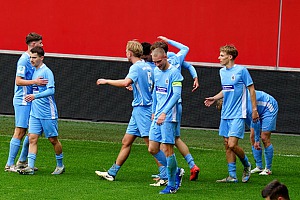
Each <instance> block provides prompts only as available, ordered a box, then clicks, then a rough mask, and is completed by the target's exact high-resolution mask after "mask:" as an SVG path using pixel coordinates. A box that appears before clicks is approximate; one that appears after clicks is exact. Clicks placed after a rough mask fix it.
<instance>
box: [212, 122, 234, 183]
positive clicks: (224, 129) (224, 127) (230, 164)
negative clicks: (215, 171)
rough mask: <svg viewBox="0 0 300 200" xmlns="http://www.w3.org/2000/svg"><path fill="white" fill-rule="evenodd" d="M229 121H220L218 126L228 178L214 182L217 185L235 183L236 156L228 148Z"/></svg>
mask: <svg viewBox="0 0 300 200" xmlns="http://www.w3.org/2000/svg"><path fill="white" fill-rule="evenodd" d="M229 124H230V123H229V120H226V119H221V120H220V126H219V135H220V136H222V137H223V139H224V141H223V144H224V147H225V153H226V160H227V168H228V174H229V176H228V177H226V178H224V179H219V180H217V181H216V182H218V183H223V182H224V183H230V182H237V181H238V179H237V176H236V156H235V153H234V152H233V151H232V150H231V149H230V148H229V146H228V133H229Z"/></svg>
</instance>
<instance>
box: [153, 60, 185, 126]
mask: <svg viewBox="0 0 300 200" xmlns="http://www.w3.org/2000/svg"><path fill="white" fill-rule="evenodd" d="M182 81H183V77H182V75H181V73H180V72H179V71H178V70H177V69H176V67H174V66H172V65H170V67H169V68H168V69H167V70H164V71H162V70H160V69H159V68H158V67H157V68H155V70H154V91H153V109H152V112H153V113H155V116H154V121H156V120H157V118H158V117H159V116H160V114H161V113H162V112H164V113H166V119H165V121H166V122H179V121H180V117H181V113H179V112H178V108H177V107H178V105H179V102H178V100H179V99H180V97H181V88H182V85H181V82H182ZM176 88H180V90H179V91H177V90H176V91H175V92H174V90H175V89H176ZM175 95H178V96H176V97H175ZM172 98H173V99H175V98H176V103H175V102H173V101H172ZM171 105H172V106H171Z"/></svg>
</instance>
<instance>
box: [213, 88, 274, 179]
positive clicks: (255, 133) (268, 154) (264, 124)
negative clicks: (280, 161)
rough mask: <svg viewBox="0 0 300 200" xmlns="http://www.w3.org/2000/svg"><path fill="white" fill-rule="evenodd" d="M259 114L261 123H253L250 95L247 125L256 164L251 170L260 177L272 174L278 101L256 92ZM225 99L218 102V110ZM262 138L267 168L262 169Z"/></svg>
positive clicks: (263, 93)
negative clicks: (273, 136) (273, 134)
mask: <svg viewBox="0 0 300 200" xmlns="http://www.w3.org/2000/svg"><path fill="white" fill-rule="evenodd" d="M255 94H256V104H257V112H258V115H259V121H258V122H256V123H253V121H252V104H251V99H250V98H249V95H248V103H247V118H246V121H245V122H246V124H247V125H248V127H250V142H251V145H252V153H253V156H254V160H255V162H256V167H255V168H254V169H253V170H251V173H252V174H253V173H259V175H270V174H272V171H271V167H272V160H273V152H274V150H273V145H272V143H271V141H270V140H271V131H273V130H275V129H276V119H277V114H278V104H277V101H276V100H275V99H274V97H272V96H271V95H269V94H268V93H266V92H264V91H258V90H255ZM222 103H223V99H219V100H218V101H217V105H216V107H217V109H218V110H221V109H222ZM260 138H261V139H262V142H263V144H264V148H265V152H264V153H265V163H266V167H265V168H264V170H263V167H262V149H261V146H260V142H259V141H260Z"/></svg>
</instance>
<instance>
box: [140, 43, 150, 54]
mask: <svg viewBox="0 0 300 200" xmlns="http://www.w3.org/2000/svg"><path fill="white" fill-rule="evenodd" d="M141 44H142V46H143V55H150V53H151V49H150V48H151V44H150V43H149V42H142V43H141Z"/></svg>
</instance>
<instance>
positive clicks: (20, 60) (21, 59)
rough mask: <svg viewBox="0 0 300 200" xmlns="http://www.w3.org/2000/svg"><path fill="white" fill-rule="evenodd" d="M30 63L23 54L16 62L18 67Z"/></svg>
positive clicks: (28, 57)
mask: <svg viewBox="0 0 300 200" xmlns="http://www.w3.org/2000/svg"><path fill="white" fill-rule="evenodd" d="M27 63H30V56H29V54H28V53H26V52H24V53H23V54H22V55H21V57H20V58H19V60H18V65H25V64H27Z"/></svg>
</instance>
